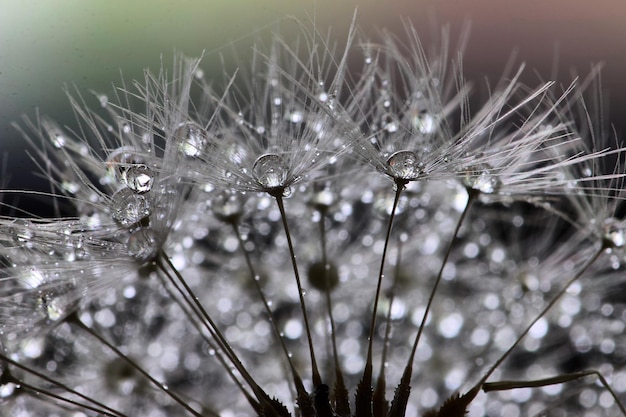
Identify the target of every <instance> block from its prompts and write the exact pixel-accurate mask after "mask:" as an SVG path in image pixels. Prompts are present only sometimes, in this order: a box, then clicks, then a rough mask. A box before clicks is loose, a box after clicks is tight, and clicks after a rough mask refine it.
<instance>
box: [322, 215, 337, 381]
mask: <svg viewBox="0 0 626 417" xmlns="http://www.w3.org/2000/svg"><path fill="white" fill-rule="evenodd" d="M319 213H320V216H321V219H320V222H319V225H320V241H321V247H322V265H323V266H324V294H325V296H326V311H327V313H328V320H329V322H330V339H331V344H332V348H333V359H334V363H335V369H337V370H339V369H341V368H340V366H339V356H338V354H337V338H336V336H335V334H336V328H335V319H334V317H333V304H332V298H331V296H330V282H329V276H328V272H329V268H330V265H329V264H328V253H327V251H326V226H325V225H324V221H325V220H326V216H325V215H326V210H320V211H319Z"/></svg>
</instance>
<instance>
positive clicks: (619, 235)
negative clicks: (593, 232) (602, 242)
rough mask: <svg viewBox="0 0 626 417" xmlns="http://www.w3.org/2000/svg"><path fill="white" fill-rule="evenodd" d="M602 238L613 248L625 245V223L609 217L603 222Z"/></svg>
mask: <svg viewBox="0 0 626 417" xmlns="http://www.w3.org/2000/svg"><path fill="white" fill-rule="evenodd" d="M604 237H605V239H607V240H608V241H609V242H610V243H611V244H612V245H613V246H614V247H616V248H621V247H623V246H624V244H625V243H626V221H625V220H619V219H616V218H615V217H610V218H608V219H606V220H605V221H604Z"/></svg>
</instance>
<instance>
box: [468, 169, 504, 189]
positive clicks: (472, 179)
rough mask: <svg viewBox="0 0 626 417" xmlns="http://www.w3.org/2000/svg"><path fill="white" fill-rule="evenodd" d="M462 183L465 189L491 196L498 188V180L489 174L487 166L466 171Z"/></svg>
mask: <svg viewBox="0 0 626 417" xmlns="http://www.w3.org/2000/svg"><path fill="white" fill-rule="evenodd" d="M463 183H464V185H465V186H466V187H469V188H471V189H473V190H476V191H480V192H481V193H483V194H493V193H495V192H496V191H498V189H499V188H500V180H499V179H498V177H496V176H495V175H493V174H492V173H491V172H490V168H489V167H488V166H479V167H472V168H470V169H468V170H467V173H466V175H465V179H464V181H463Z"/></svg>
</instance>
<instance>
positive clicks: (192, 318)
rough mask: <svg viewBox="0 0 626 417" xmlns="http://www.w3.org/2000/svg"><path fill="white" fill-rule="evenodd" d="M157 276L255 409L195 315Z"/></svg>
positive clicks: (252, 401)
mask: <svg viewBox="0 0 626 417" xmlns="http://www.w3.org/2000/svg"><path fill="white" fill-rule="evenodd" d="M166 274H167V273H166ZM158 275H159V278H161V282H162V283H163V284H164V285H163V287H164V288H165V290H166V291H167V293H168V294H169V296H170V297H172V299H173V300H176V304H178V306H179V307H180V308H181V309H182V310H183V313H184V314H185V317H187V320H189V322H190V323H191V325H192V326H193V327H194V328H195V329H196V330H197V331H198V334H199V335H200V337H202V339H203V340H204V341H205V342H206V343H207V345H208V346H209V348H211V349H213V350H214V351H215V357H216V358H217V360H218V362H219V363H220V364H221V365H222V367H224V369H225V370H226V372H227V373H228V375H229V376H230V378H231V379H232V380H233V382H234V383H235V385H237V387H238V388H239V390H240V391H241V392H242V393H243V395H244V396H245V397H246V399H247V400H248V402H249V403H250V405H251V406H252V407H253V408H255V407H257V406H258V403H256V402H255V401H254V399H253V398H252V397H251V396H250V394H249V393H248V391H246V389H245V387H244V386H243V384H242V383H241V381H240V380H239V379H237V377H236V376H235V374H234V373H233V370H232V368H231V367H230V366H229V365H228V364H227V362H226V359H225V358H224V356H223V355H222V353H221V352H220V351H219V348H218V347H217V346H216V345H215V344H214V341H213V340H212V339H210V338H209V335H207V334H206V332H205V330H203V328H202V325H201V324H200V323H198V321H201V320H200V319H199V318H198V317H197V314H195V315H194V314H192V312H191V311H190V308H191V307H189V306H188V305H186V304H185V303H184V302H183V301H181V300H180V299H179V298H178V296H177V295H176V294H174V292H173V291H172V289H171V288H170V286H169V285H165V284H166V281H165V278H163V276H162V275H161V274H158ZM175 287H176V286H175ZM194 313H197V312H196V311H195V310H194ZM214 415H215V416H217V414H215V413H214Z"/></svg>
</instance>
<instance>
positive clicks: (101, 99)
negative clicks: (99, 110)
mask: <svg viewBox="0 0 626 417" xmlns="http://www.w3.org/2000/svg"><path fill="white" fill-rule="evenodd" d="M98 101H99V102H100V106H101V107H103V108H104V107H106V106H107V104H109V97H107V96H106V94H101V95H99V96H98Z"/></svg>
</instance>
